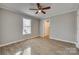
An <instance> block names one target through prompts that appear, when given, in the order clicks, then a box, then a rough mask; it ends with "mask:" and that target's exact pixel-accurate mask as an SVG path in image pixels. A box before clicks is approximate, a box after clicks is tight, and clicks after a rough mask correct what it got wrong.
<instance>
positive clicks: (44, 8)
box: [30, 3, 51, 14]
mask: <svg viewBox="0 0 79 59" xmlns="http://www.w3.org/2000/svg"><path fill="white" fill-rule="evenodd" d="M36 5H37V9H32V8H31V9H30V10H37V11H36V13H35V14H38V13H40V12H42V13H43V14H46V12H45V11H44V10H47V9H50V8H51V7H50V6H48V7H42V6H41V5H40V3H37V4H36Z"/></svg>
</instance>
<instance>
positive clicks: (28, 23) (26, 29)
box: [23, 18, 31, 35]
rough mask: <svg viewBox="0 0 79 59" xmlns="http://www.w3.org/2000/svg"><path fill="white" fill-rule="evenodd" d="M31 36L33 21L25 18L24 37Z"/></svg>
mask: <svg viewBox="0 0 79 59" xmlns="http://www.w3.org/2000/svg"><path fill="white" fill-rule="evenodd" d="M25 34H31V19H26V18H23V35H25Z"/></svg>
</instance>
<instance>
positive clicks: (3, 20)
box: [0, 9, 40, 44]
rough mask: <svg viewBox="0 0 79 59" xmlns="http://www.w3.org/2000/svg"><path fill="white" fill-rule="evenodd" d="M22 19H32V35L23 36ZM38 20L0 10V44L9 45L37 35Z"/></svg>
mask: <svg viewBox="0 0 79 59" xmlns="http://www.w3.org/2000/svg"><path fill="white" fill-rule="evenodd" d="M23 17H25V18H29V19H32V34H30V35H23V34H22V31H23V29H22V28H23V22H22V19H23ZM39 22H40V21H39V20H38V19H34V18H32V17H27V16H23V15H20V14H17V13H14V12H11V11H8V10H5V9H0V44H5V43H10V42H14V41H18V40H22V39H27V38H30V37H34V36H38V35H39Z"/></svg>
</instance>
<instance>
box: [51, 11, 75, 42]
mask: <svg viewBox="0 0 79 59" xmlns="http://www.w3.org/2000/svg"><path fill="white" fill-rule="evenodd" d="M50 38H51V39H56V40H60V41H66V42H71V43H74V42H76V12H70V13H66V14H62V15H57V16H52V17H51V19H50Z"/></svg>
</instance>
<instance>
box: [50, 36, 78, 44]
mask: <svg viewBox="0 0 79 59" xmlns="http://www.w3.org/2000/svg"><path fill="white" fill-rule="evenodd" d="M50 39H53V40H58V41H62V42H68V43H72V44H76V42H72V41H68V40H61V39H58V38H52V37H50Z"/></svg>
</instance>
